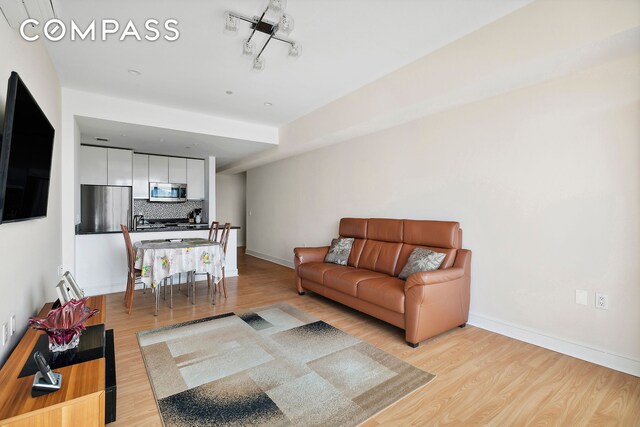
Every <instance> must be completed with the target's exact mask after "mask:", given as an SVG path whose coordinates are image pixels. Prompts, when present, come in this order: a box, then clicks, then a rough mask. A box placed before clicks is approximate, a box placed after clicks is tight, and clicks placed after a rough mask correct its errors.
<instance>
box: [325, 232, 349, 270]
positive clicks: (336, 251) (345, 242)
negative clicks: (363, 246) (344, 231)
mask: <svg viewBox="0 0 640 427" xmlns="http://www.w3.org/2000/svg"><path fill="white" fill-rule="evenodd" d="M351 246H353V237H341V238H340V239H333V240H332V241H331V246H330V247H329V252H327V255H326V256H325V257H324V262H330V263H333V264H338V265H347V260H348V259H349V254H350V253H351Z"/></svg>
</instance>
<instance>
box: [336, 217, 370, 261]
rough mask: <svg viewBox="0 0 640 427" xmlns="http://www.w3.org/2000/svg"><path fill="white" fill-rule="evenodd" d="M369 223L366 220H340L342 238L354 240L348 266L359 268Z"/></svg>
mask: <svg viewBox="0 0 640 427" xmlns="http://www.w3.org/2000/svg"><path fill="white" fill-rule="evenodd" d="M368 221H369V220H368V219H366V218H342V219H341V220H340V231H339V233H340V237H353V238H354V241H353V246H351V253H350V254H349V260H348V261H347V265H348V266H350V267H357V266H358V261H359V260H360V255H361V254H362V249H363V248H364V242H365V239H366V238H367V223H368Z"/></svg>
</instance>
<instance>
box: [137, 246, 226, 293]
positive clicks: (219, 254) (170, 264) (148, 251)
mask: <svg viewBox="0 0 640 427" xmlns="http://www.w3.org/2000/svg"><path fill="white" fill-rule="evenodd" d="M133 250H134V252H135V254H136V256H135V268H136V269H139V270H141V271H142V278H141V279H142V281H143V282H144V283H145V284H147V285H149V286H151V287H154V288H155V287H156V285H157V284H158V283H160V282H161V281H162V280H163V279H164V278H165V277H170V276H173V275H174V274H178V273H186V272H189V271H195V272H197V273H209V274H210V275H211V277H212V279H213V280H214V282H215V283H217V282H219V281H220V279H222V267H223V266H224V253H223V250H222V247H221V246H220V244H219V243H217V242H212V241H210V240H207V239H182V240H181V241H179V242H177V241H169V240H143V241H140V242H136V243H134V245H133Z"/></svg>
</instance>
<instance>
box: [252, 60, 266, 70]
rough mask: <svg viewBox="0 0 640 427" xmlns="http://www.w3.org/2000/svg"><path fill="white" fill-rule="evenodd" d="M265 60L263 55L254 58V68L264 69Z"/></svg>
mask: <svg viewBox="0 0 640 427" xmlns="http://www.w3.org/2000/svg"><path fill="white" fill-rule="evenodd" d="M264 66H265V60H264V58H263V57H261V56H259V57H256V58H255V59H254V60H253V69H254V70H256V71H262V70H264Z"/></svg>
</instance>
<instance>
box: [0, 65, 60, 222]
mask: <svg viewBox="0 0 640 427" xmlns="http://www.w3.org/2000/svg"><path fill="white" fill-rule="evenodd" d="M54 135H55V130H54V129H53V126H51V123H50V122H49V120H47V116H45V114H44V113H43V112H42V109H40V107H39V106H38V103H37V102H36V100H35V99H34V98H33V96H32V95H31V93H30V92H29V89H27V87H26V86H25V84H24V83H23V82H22V80H21V79H20V76H18V73H16V72H15V71H14V72H12V73H11V77H9V88H8V90H7V103H6V107H5V110H4V128H3V133H2V141H1V142H0V144H1V145H0V220H1V221H2V222H11V221H24V220H27V219H33V218H41V217H44V216H47V204H48V201H49V181H50V178H51V159H52V156H53V138H54Z"/></svg>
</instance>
